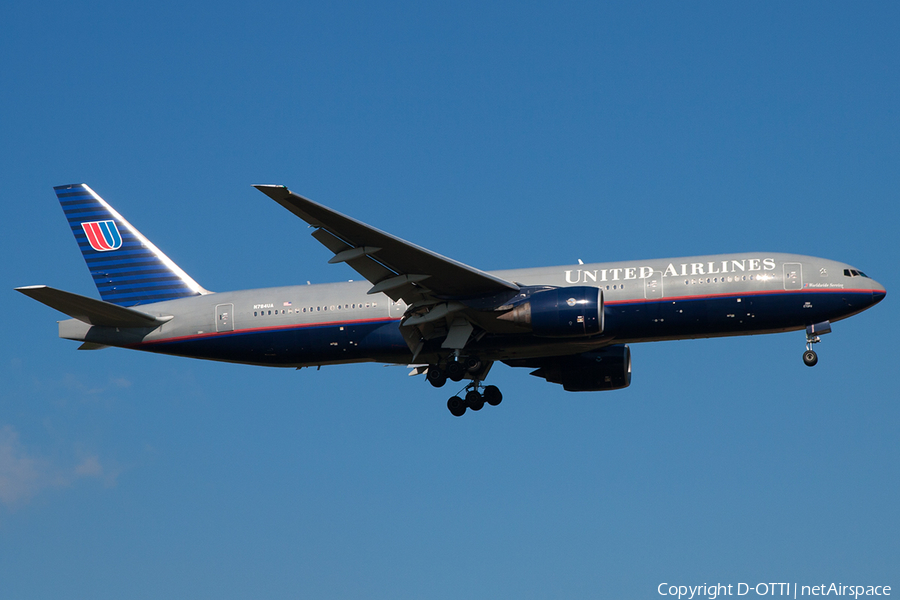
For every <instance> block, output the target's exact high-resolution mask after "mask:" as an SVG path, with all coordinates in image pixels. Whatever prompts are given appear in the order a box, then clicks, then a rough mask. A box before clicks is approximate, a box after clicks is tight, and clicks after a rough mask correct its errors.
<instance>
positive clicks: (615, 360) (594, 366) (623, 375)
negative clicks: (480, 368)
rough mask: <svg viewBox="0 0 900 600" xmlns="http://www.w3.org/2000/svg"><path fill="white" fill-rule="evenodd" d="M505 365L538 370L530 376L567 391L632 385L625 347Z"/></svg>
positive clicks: (616, 346) (628, 355) (621, 345)
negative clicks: (556, 384)
mask: <svg viewBox="0 0 900 600" xmlns="http://www.w3.org/2000/svg"><path fill="white" fill-rule="evenodd" d="M504 362H506V364H508V365H510V366H513V367H538V369H537V370H536V371H532V372H531V374H532V375H534V376H536V377H543V378H544V379H546V380H547V381H549V382H550V383H559V384H562V386H563V388H564V389H565V390H566V391H569V392H599V391H603V390H619V389H622V388H626V387H628V386H629V385H631V350H629V348H628V346H627V345H625V344H617V345H615V346H607V347H606V348H601V349H599V350H592V351H591V352H583V353H582V354H576V355H574V356H554V357H549V358H540V359H524V360H510V361H504Z"/></svg>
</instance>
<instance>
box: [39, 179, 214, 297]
mask: <svg viewBox="0 0 900 600" xmlns="http://www.w3.org/2000/svg"><path fill="white" fill-rule="evenodd" d="M53 189H54V191H56V197H57V198H59V203H60V204H61V205H62V209H63V212H65V213H66V218H67V219H68V220H69V226H70V227H71V228H72V233H73V234H75V240H76V241H77V242H78V247H79V248H81V253H82V254H83V255H84V261H85V262H86V263H87V266H88V269H90V271H91V275H92V276H93V278H94V283H95V284H97V289H98V290H99V291H100V297H101V298H103V300H105V301H106V302H111V303H113V304H118V305H119V306H135V305H137V304H149V303H151V302H161V301H163V300H173V299H175V298H186V297H188V296H199V295H200V294H207V293H209V292H207V291H206V290H204V289H203V288H202V287H200V285H199V284H198V283H197V282H196V281H194V280H193V279H191V277H190V276H189V275H188V274H187V273H185V272H184V271H182V270H181V269H180V268H179V267H178V265H176V264H175V263H174V262H172V260H171V259H170V258H169V257H168V256H166V255H165V254H163V253H162V252H161V251H160V250H159V248H157V247H156V246H154V245H153V243H152V242H150V240H148V239H147V238H145V237H144V236H143V235H141V233H140V232H139V231H138V230H137V229H135V228H134V227H132V226H131V224H130V223H129V222H128V221H126V220H125V219H123V218H122V215H120V214H119V213H117V212H116V211H115V210H114V209H113V207H111V206H110V205H109V204H107V203H106V202H105V201H104V200H103V198H101V197H100V196H98V195H97V194H96V193H95V192H94V190H92V189H91V188H89V187H88V186H86V185H85V184H83V183H80V184H75V185H61V186H57V187H55V188H53Z"/></svg>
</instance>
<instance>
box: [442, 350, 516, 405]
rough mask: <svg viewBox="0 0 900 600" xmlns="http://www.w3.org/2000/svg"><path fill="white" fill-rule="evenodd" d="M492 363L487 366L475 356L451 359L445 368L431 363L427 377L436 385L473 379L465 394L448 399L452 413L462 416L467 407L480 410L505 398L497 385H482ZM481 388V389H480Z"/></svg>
mask: <svg viewBox="0 0 900 600" xmlns="http://www.w3.org/2000/svg"><path fill="white" fill-rule="evenodd" d="M489 367H490V363H487V365H486V366H485V364H484V363H482V361H481V360H480V359H478V358H477V357H474V356H469V357H466V358H461V359H459V360H450V361H448V362H447V364H446V366H445V367H444V368H441V367H440V366H438V365H429V367H428V372H427V374H426V377H427V378H428V382H429V383H430V384H431V385H433V386H434V387H442V386H443V385H444V384H445V383H447V380H448V379H449V380H451V381H454V382H456V381H462V380H463V379H464V378H466V377H468V378H469V379H471V380H472V382H471V383H469V384H468V385H467V386H466V387H465V396H459V395H457V396H453V397H452V398H450V399H449V400H447V408H448V409H449V410H450V414H452V415H453V416H455V417H461V416H463V415H464V414H465V413H466V409H471V410H474V411H479V410H481V409H482V408H484V405H485V404H490V405H491V406H497V405H498V404H500V402H501V401H502V400H503V394H501V393H500V390H499V389H498V388H497V386H495V385H488V386H482V385H481V380H482V378H483V377H484V376H485V375H486V374H487V371H488V370H489ZM479 390H480V391H479Z"/></svg>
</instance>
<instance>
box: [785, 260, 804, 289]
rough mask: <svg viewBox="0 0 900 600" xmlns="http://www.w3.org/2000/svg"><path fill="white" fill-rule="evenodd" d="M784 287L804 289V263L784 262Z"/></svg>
mask: <svg viewBox="0 0 900 600" xmlns="http://www.w3.org/2000/svg"><path fill="white" fill-rule="evenodd" d="M784 289H786V290H802V289H803V265H801V264H800V263H784Z"/></svg>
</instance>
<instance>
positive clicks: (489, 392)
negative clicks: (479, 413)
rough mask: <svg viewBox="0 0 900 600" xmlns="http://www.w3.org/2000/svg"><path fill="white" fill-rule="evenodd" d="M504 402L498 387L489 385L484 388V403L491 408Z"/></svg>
mask: <svg viewBox="0 0 900 600" xmlns="http://www.w3.org/2000/svg"><path fill="white" fill-rule="evenodd" d="M502 400H503V394H501V393H500V389H499V388H498V387H497V386H496V385H489V386H487V387H485V388H484V401H485V402H487V403H488V404H490V405H491V406H497V405H498V404H500V402H501V401H502Z"/></svg>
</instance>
